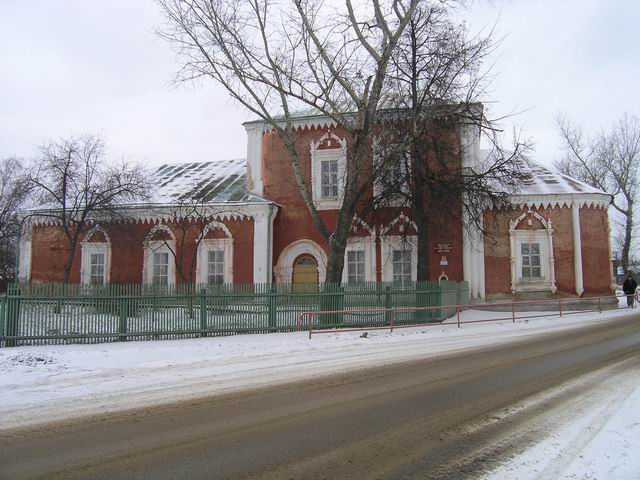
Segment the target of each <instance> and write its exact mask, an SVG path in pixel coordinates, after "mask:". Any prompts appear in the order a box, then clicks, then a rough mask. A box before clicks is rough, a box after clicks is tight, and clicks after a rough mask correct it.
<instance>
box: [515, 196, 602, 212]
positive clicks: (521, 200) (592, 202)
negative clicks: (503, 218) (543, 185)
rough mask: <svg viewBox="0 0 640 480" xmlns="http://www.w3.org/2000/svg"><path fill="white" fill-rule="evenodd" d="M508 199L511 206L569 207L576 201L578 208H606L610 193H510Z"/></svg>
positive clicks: (538, 207)
mask: <svg viewBox="0 0 640 480" xmlns="http://www.w3.org/2000/svg"><path fill="white" fill-rule="evenodd" d="M509 201H510V202H511V204H512V207H513V208H527V209H528V208H537V209H542V208H555V207H559V208H563V207H564V208H571V206H572V205H573V204H574V203H576V204H577V205H578V206H579V207H580V208H604V209H606V208H609V205H610V204H611V195H606V194H599V193H586V194H540V195H511V196H510V197H509Z"/></svg>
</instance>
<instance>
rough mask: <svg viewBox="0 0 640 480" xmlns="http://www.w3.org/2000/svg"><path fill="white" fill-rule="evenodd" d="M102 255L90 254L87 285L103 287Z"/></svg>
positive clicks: (103, 261) (103, 259) (103, 262)
mask: <svg viewBox="0 0 640 480" xmlns="http://www.w3.org/2000/svg"><path fill="white" fill-rule="evenodd" d="M104 264H105V258H104V253H92V254H91V255H90V257H89V284H91V285H104V271H105V268H104V267H105V265H104Z"/></svg>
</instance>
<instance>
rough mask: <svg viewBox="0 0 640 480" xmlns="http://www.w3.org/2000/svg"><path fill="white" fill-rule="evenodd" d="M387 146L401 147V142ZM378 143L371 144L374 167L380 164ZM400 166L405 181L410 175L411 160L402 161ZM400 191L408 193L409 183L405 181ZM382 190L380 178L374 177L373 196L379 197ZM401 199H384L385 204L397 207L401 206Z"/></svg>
mask: <svg viewBox="0 0 640 480" xmlns="http://www.w3.org/2000/svg"><path fill="white" fill-rule="evenodd" d="M388 147H402V144H401V143H392V144H390V145H388ZM380 149H381V147H380V144H379V143H378V142H376V143H374V145H373V161H374V165H375V166H376V168H377V167H378V165H379V164H380V161H381V160H380ZM401 168H402V169H403V170H405V171H404V172H402V173H403V174H404V175H405V176H406V178H407V181H408V180H409V178H410V175H411V160H409V163H408V164H407V163H404V164H403V165H402V166H401ZM402 191H403V192H404V193H409V183H405V184H404V185H402ZM383 193H384V192H383V185H382V184H381V183H380V179H379V178H376V181H375V182H373V196H374V197H379V196H380V195H382V194H383ZM403 203H404V202H403V199H402V198H401V197H399V198H395V199H394V198H388V199H387V201H386V204H387V205H388V206H390V207H398V206H401V205H402V204H403Z"/></svg>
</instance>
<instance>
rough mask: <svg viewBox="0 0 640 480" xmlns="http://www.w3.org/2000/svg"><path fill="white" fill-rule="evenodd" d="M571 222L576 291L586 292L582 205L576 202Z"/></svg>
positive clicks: (572, 210)
mask: <svg viewBox="0 0 640 480" xmlns="http://www.w3.org/2000/svg"><path fill="white" fill-rule="evenodd" d="M571 224H572V226H573V263H574V267H575V269H574V273H575V279H576V293H577V294H578V296H580V297H581V296H582V294H583V293H584V278H583V275H582V239H581V235H580V206H579V204H578V203H576V202H574V203H573V205H571Z"/></svg>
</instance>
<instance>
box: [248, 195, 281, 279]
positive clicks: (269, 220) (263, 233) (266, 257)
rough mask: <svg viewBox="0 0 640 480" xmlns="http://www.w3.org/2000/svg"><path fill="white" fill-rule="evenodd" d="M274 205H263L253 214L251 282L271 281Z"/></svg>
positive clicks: (276, 208)
mask: <svg viewBox="0 0 640 480" xmlns="http://www.w3.org/2000/svg"><path fill="white" fill-rule="evenodd" d="M277 212H278V207H276V206H275V205H272V204H270V205H264V206H261V207H260V211H259V212H256V213H254V214H253V283H271V265H272V263H273V262H272V252H273V219H274V218H275V216H276V213H277Z"/></svg>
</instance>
